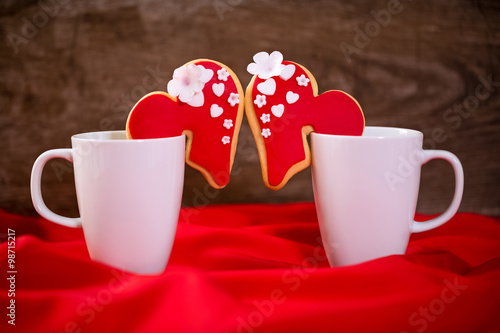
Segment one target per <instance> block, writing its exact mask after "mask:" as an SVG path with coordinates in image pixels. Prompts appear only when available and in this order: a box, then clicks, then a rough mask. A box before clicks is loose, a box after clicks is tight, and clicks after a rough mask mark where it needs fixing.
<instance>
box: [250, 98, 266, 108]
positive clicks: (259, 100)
mask: <svg viewBox="0 0 500 333" xmlns="http://www.w3.org/2000/svg"><path fill="white" fill-rule="evenodd" d="M253 102H254V103H255V104H257V106H258V107H259V108H261V107H263V106H264V105H266V104H267V101H266V95H257V97H256V98H255V101H253Z"/></svg>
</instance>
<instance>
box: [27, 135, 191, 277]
mask: <svg viewBox="0 0 500 333" xmlns="http://www.w3.org/2000/svg"><path fill="white" fill-rule="evenodd" d="M71 143H72V148H71V149H53V150H49V151H47V152H45V153H43V154H42V155H40V157H38V159H37V160H36V161H35V164H34V165H33V170H32V173H31V196H32V200H33V204H34V206H35V208H36V210H37V211H38V213H39V214H40V215H41V216H43V217H44V218H46V219H47V220H50V221H52V222H55V223H58V224H62V225H65V226H69V227H74V228H78V227H83V232H84V235H85V241H86V243H87V248H88V251H89V254H90V257H91V258H92V259H94V260H96V261H99V262H103V263H106V264H109V265H111V266H114V267H117V268H120V269H124V270H127V271H130V272H134V273H138V274H158V273H161V272H163V270H164V269H165V267H166V265H167V262H168V259H169V257H170V252H171V249H172V245H173V241H174V236H175V231H176V228H177V221H178V217H179V211H180V206H181V199H182V188H183V184H184V157H185V136H184V135H181V136H177V137H171V138H162V139H150V140H127V136H126V133H125V131H110V132H94V133H84V134H77V135H74V136H73V137H72V138H71ZM53 158H63V159H66V160H68V161H70V162H73V165H74V171H75V172H74V173H75V185H76V194H77V200H78V208H79V211H80V217H79V218H67V217H63V216H60V215H57V214H55V213H53V212H52V211H50V210H49V209H48V208H47V206H46V205H45V203H44V202H43V199H42V193H41V188H40V181H41V175H42V171H43V167H44V165H45V163H47V161H49V160H50V159H53Z"/></svg>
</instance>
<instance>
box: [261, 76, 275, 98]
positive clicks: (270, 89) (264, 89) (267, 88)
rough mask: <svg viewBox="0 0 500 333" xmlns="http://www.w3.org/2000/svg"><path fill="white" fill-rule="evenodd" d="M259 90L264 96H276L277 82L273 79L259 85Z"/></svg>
mask: <svg viewBox="0 0 500 333" xmlns="http://www.w3.org/2000/svg"><path fill="white" fill-rule="evenodd" d="M257 90H258V91H260V92H261V93H263V94H264V95H274V92H275V91H276V81H274V79H273V78H271V79H267V80H266V81H264V82H262V83H259V84H258V85H257Z"/></svg>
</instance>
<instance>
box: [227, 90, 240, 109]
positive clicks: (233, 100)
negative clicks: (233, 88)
mask: <svg viewBox="0 0 500 333" xmlns="http://www.w3.org/2000/svg"><path fill="white" fill-rule="evenodd" d="M227 102H228V103H229V104H231V106H235V105H236V104H240V95H238V94H235V93H231V94H230V95H229V98H228V99H227Z"/></svg>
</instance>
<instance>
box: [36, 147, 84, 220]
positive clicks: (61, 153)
mask: <svg viewBox="0 0 500 333" xmlns="http://www.w3.org/2000/svg"><path fill="white" fill-rule="evenodd" d="M53 158H64V159H65V160H68V161H70V162H71V163H73V152H72V150H71V149H68V148H65V149H52V150H48V151H46V152H45V153H43V154H42V155H40V156H39V157H38V158H37V159H36V161H35V164H33V169H32V170H31V200H32V201H33V205H34V206H35V209H36V211H37V212H38V214H40V215H41V216H42V217H44V218H45V219H47V220H49V221H52V222H54V223H58V224H61V225H63V226H66V227H72V228H81V227H82V219H81V218H80V217H77V218H69V217H64V216H61V215H58V214H56V213H54V212H52V211H51V210H50V209H49V208H48V207H47V205H45V202H44V201H43V198H42V188H41V181H42V171H43V167H44V166H45V164H46V163H47V162H48V161H49V160H51V159H53Z"/></svg>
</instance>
